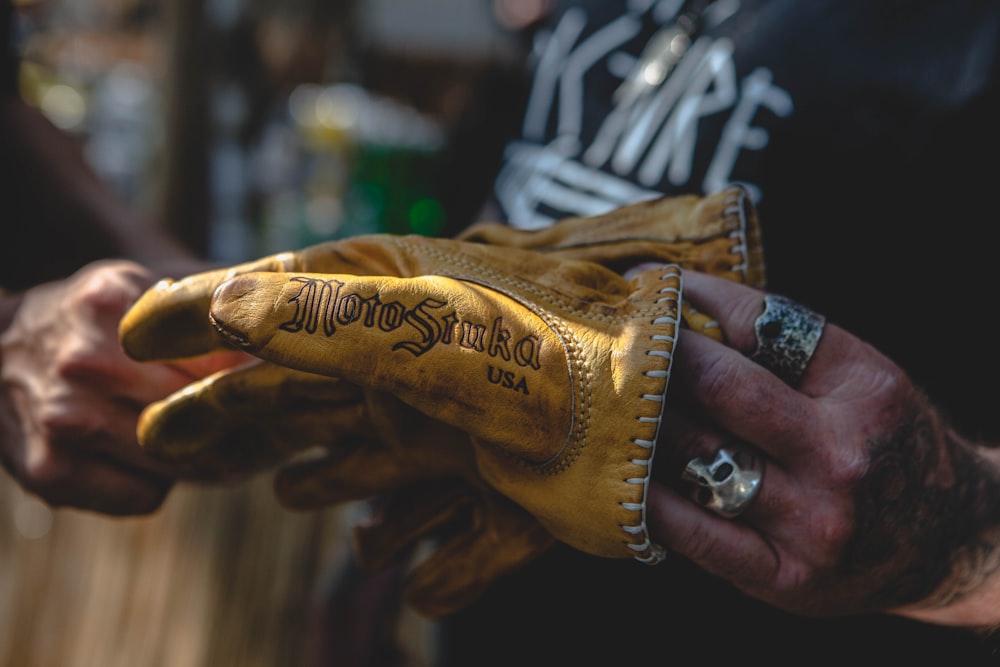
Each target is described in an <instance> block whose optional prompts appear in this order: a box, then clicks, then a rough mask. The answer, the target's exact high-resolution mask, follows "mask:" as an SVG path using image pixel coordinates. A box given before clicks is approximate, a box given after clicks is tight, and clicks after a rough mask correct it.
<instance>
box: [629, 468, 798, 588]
mask: <svg viewBox="0 0 1000 667" xmlns="http://www.w3.org/2000/svg"><path fill="white" fill-rule="evenodd" d="M646 519H647V521H648V523H649V528H650V534H651V535H652V537H653V539H655V540H656V541H657V542H658V543H659V544H662V545H663V546H664V547H666V548H667V549H668V550H669V551H671V552H673V553H676V554H679V555H681V556H683V557H685V558H688V559H689V560H691V561H692V562H694V563H695V564H697V565H698V566H699V567H701V568H703V569H705V570H706V571H708V572H709V573H711V574H714V575H716V576H718V577H721V578H723V579H725V580H727V581H733V582H740V584H741V585H743V584H745V583H748V582H750V583H752V584H754V585H758V586H760V585H764V584H765V583H767V582H771V581H773V580H774V575H775V573H776V572H777V571H778V568H779V566H780V562H779V559H778V553H777V551H776V549H775V548H774V547H773V546H772V544H771V542H770V541H769V540H768V538H767V537H766V533H764V532H761V531H759V530H758V529H757V528H756V527H755V526H753V525H751V524H749V523H746V522H743V521H733V520H732V519H726V518H722V517H718V516H715V515H714V514H711V513H710V512H707V511H706V510H704V509H703V508H701V507H698V506H697V505H695V504H693V503H691V502H689V501H687V500H686V499H685V498H683V497H681V496H680V495H678V494H677V492H676V491H674V490H672V489H670V488H668V487H666V486H663V485H662V484H658V483H653V484H652V485H650V489H649V496H648V500H647V508H646Z"/></svg>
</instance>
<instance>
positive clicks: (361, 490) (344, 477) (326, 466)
mask: <svg viewBox="0 0 1000 667" xmlns="http://www.w3.org/2000/svg"><path fill="white" fill-rule="evenodd" d="M424 461H427V462H428V463H429V465H428V464H424V463H423V461H415V460H413V459H411V458H410V457H407V456H401V455H400V453H399V452H396V451H393V450H391V449H389V448H387V447H386V446H385V445H384V443H381V442H378V441H364V440H355V441H352V442H350V443H348V442H345V443H344V446H342V447H340V448H338V449H336V450H334V451H330V452H328V453H326V454H325V455H317V456H315V457H310V458H307V459H305V460H301V461H294V462H292V463H289V464H288V465H286V466H283V467H282V469H281V470H279V471H278V473H277V474H276V475H275V478H274V491H275V495H276V496H277V498H278V500H279V501H280V502H281V503H282V504H283V505H284V506H285V507H287V508H289V509H296V510H308V509H319V508H322V507H327V506H330V505H339V504H341V503H345V502H348V501H351V500H362V499H365V498H370V497H372V496H375V495H378V494H380V493H383V492H386V491H392V490H394V489H399V488H401V487H404V486H408V485H410V484H413V483H415V482H419V481H424V480H427V479H439V478H440V476H441V474H442V473H443V472H444V470H446V468H444V470H443V469H439V468H438V466H436V465H435V461H434V459H433V458H429V457H425V458H424Z"/></svg>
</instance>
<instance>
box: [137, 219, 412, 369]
mask: <svg viewBox="0 0 1000 667" xmlns="http://www.w3.org/2000/svg"><path fill="white" fill-rule="evenodd" d="M380 250H381V248H380V246H379V245H378V244H368V243H366V242H365V239H363V238H362V239H357V240H351V241H341V242H330V243H320V244H317V245H314V246H310V247H309V248H305V249H303V250H299V251H297V252H285V253H279V254H276V255H271V256H269V257H263V258H261V259H258V260H254V261H252V262H246V263H244V264H239V265H237V266H234V267H230V268H227V269H219V270H216V271H206V272H204V273H199V274H195V275H192V276H188V277H186V278H183V279H181V280H170V279H164V280H161V281H159V282H158V283H156V284H155V285H153V286H152V287H151V288H150V289H148V290H147V291H146V292H145V293H144V294H143V295H142V296H141V297H140V298H139V299H138V300H137V301H136V303H135V304H134V305H133V306H132V307H131V308H130V309H129V311H128V312H127V313H126V314H125V316H124V317H123V318H122V319H121V322H120V325H119V330H118V331H119V338H120V340H121V343H122V347H123V348H124V350H125V352H126V353H127V354H128V355H129V356H130V357H132V358H133V359H137V360H140V361H154V360H172V359H183V358H188V357H195V356H200V355H203V354H205V353H208V352H212V351H216V350H220V349H225V348H227V347H228V345H229V341H227V340H226V339H225V338H223V337H220V336H219V333H218V331H216V329H215V328H214V327H212V326H211V325H210V323H209V321H208V319H207V314H208V307H209V303H210V302H211V299H212V294H213V293H214V292H215V290H216V288H217V287H218V286H219V285H220V284H222V283H223V282H225V281H226V280H229V279H230V278H233V277H235V276H239V275H243V274H246V273H252V272H276V273H283V272H292V271H298V272H305V271H313V272H323V273H350V274H356V275H369V274H371V273H372V272H376V273H387V274H388V275H395V271H393V270H392V269H393V262H394V260H393V259H391V258H388V257H385V256H384V255H385V253H384V251H383V252H379V251H380Z"/></svg>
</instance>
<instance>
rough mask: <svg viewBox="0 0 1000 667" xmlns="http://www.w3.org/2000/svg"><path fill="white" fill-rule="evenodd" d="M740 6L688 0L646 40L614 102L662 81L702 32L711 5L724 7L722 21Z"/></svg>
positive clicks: (730, 1) (730, 0)
mask: <svg viewBox="0 0 1000 667" xmlns="http://www.w3.org/2000/svg"><path fill="white" fill-rule="evenodd" d="M713 5H714V6H713ZM738 7H739V0H685V2H684V4H683V5H682V7H681V11H680V12H679V13H678V15H677V19H676V20H675V21H674V22H673V23H672V24H670V25H668V26H665V27H663V28H661V29H660V30H659V31H657V33H656V34H655V35H653V36H652V37H651V38H650V40H649V42H647V43H646V48H645V49H643V51H642V55H641V56H639V61H638V62H637V63H636V66H635V68H633V70H632V72H631V73H630V74H629V75H628V77H626V78H625V80H624V81H622V83H621V85H620V86H618V89H617V90H615V93H614V101H615V102H616V103H622V102H624V101H626V100H630V99H635V98H636V97H638V96H639V95H641V94H642V93H643V92H644V91H646V90H649V89H650V88H656V87H657V86H659V85H660V84H661V83H663V82H664V81H665V80H666V78H667V76H669V75H670V72H671V70H673V68H674V67H676V65H677V63H679V62H680V60H681V58H683V57H684V54H685V53H687V50H688V48H689V47H690V46H691V42H692V41H693V40H694V38H695V37H696V36H697V35H698V33H699V32H701V30H702V28H703V27H704V19H705V14H706V13H707V12H708V10H709V9H710V8H711V9H712V10H713V11H716V10H721V12H720V13H721V15H722V16H721V17H716V20H721V19H722V18H725V17H728V16H730V15H731V14H732V13H733V12H735V11H736V9H738Z"/></svg>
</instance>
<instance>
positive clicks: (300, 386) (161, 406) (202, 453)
mask: <svg viewBox="0 0 1000 667" xmlns="http://www.w3.org/2000/svg"><path fill="white" fill-rule="evenodd" d="M262 410H266V412H267V418H266V419H261V418H260V417H261V411H262ZM363 413H364V396H363V395H362V392H361V390H360V389H359V388H358V387H357V386H356V385H352V384H350V383H347V382H344V381H342V380H339V379H337V378H331V377H328V376H323V375H317V374H314V373H308V372H304V371H297V370H293V369H289V368H283V367H281V366H275V365H274V364H269V363H265V362H262V361H259V360H255V361H253V362H251V363H249V364H247V365H244V366H240V367H236V368H233V369H228V370H223V371H219V372H217V373H215V374H213V375H210V376H207V377H205V378H203V379H201V380H199V381H196V382H194V383H192V384H190V385H188V386H187V387H185V388H184V389H181V390H179V391H177V392H175V393H174V394H172V395H170V396H168V397H166V398H164V399H162V400H160V401H157V402H155V403H152V404H150V405H149V406H147V407H146V409H145V410H143V412H142V414H141V415H140V418H139V424H138V428H137V436H138V440H139V444H140V445H142V446H143V448H144V450H145V451H146V452H147V453H148V454H150V455H151V456H153V457H155V458H157V459H160V460H163V461H168V462H172V463H181V462H183V463H185V464H190V465H194V466H197V467H198V468H199V470H202V471H205V472H209V471H213V472H215V473H217V474H219V475H230V474H241V473H247V472H252V471H257V470H262V469H265V468H268V467H271V466H273V465H275V464H276V463H278V462H281V461H284V460H286V459H288V458H289V457H290V456H291V455H292V454H295V453H297V452H301V451H305V450H308V449H310V448H312V447H324V448H325V447H327V446H329V445H330V444H331V437H332V435H333V434H336V438H337V439H338V440H339V441H340V442H341V443H346V442H348V441H351V440H364V439H365V438H367V437H370V435H371V434H370V432H369V431H367V430H366V429H365V428H363Z"/></svg>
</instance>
